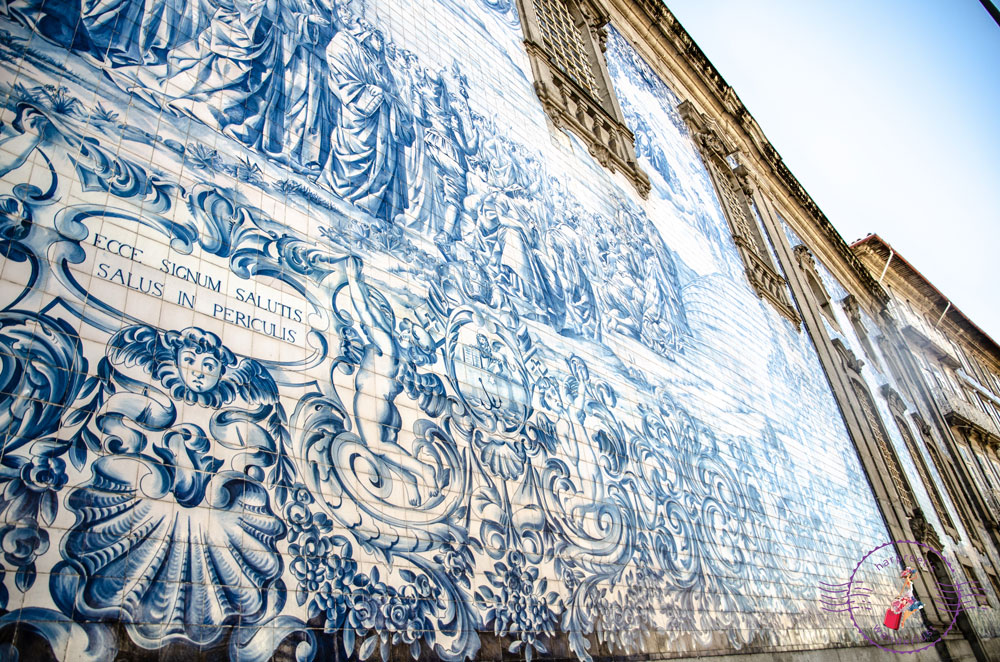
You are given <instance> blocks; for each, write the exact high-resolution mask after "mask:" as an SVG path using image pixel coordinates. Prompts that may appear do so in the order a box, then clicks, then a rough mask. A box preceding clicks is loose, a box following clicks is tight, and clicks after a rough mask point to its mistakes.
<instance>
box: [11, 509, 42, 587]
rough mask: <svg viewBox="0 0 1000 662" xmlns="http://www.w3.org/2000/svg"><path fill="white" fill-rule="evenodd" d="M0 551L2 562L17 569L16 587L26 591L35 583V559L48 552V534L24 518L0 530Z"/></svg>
mask: <svg viewBox="0 0 1000 662" xmlns="http://www.w3.org/2000/svg"><path fill="white" fill-rule="evenodd" d="M0 549H2V550H3V559H4V562H5V563H7V564H9V565H10V566H12V567H15V568H17V574H16V575H15V577H14V581H15V583H16V584H17V587H18V588H19V589H21V590H22V591H27V590H28V589H29V588H31V585H32V584H34V582H35V559H37V558H38V557H39V556H41V555H42V554H44V553H45V552H47V551H48V550H49V533H48V531H46V530H45V529H43V528H42V527H41V526H39V525H38V520H36V519H35V518H34V517H26V518H23V519H20V520H18V521H17V522H15V523H13V524H7V525H5V526H4V527H2V528H0Z"/></svg>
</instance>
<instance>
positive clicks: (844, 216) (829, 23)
mask: <svg viewBox="0 0 1000 662" xmlns="http://www.w3.org/2000/svg"><path fill="white" fill-rule="evenodd" d="M666 3H667V6H668V7H669V8H670V9H671V10H672V11H673V12H674V15H675V16H677V18H678V19H679V20H680V22H681V23H682V24H683V25H684V27H685V28H686V29H687V30H688V32H689V33H690V34H691V36H692V37H693V38H694V40H695V41H696V42H697V43H698V45H699V46H701V48H702V50H703V51H704V52H705V54H706V55H707V56H708V58H709V59H710V60H711V61H712V63H713V64H714V65H715V66H716V68H717V69H718V70H719V71H720V72H721V73H722V75H723V77H724V78H725V79H726V81H727V82H728V83H729V84H730V85H732V86H733V88H734V89H735V90H736V93H737V94H738V95H739V96H740V98H741V99H742V100H743V102H744V104H745V105H746V106H747V108H748V109H749V110H750V112H751V113H752V114H753V116H754V117H755V118H756V119H757V121H758V122H759V123H760V125H761V127H762V128H763V130H764V133H765V134H766V135H767V137H768V138H769V139H770V141H771V143H772V144H773V145H774V146H775V147H776V148H777V149H778V151H779V152H780V153H781V155H782V157H784V159H785V163H786V164H787V165H788V167H789V168H791V170H792V172H793V173H794V174H795V175H796V176H797V177H798V179H799V181H800V182H802V184H803V185H804V186H805V187H806V190H808V191H809V193H810V195H812V197H813V199H814V200H815V201H816V202H817V203H818V204H819V206H820V208H821V209H822V210H823V211H824V212H825V213H826V215H827V217H828V218H829V219H830V220H831V221H832V222H833V224H834V225H835V226H836V227H837V229H838V230H839V231H840V233H841V235H843V237H844V239H845V240H847V241H848V242H852V241H854V240H855V239H859V238H861V237H864V236H865V235H867V234H868V233H870V232H875V233H878V234H879V235H880V236H881V237H882V238H883V239H885V240H886V241H887V242H889V243H890V244H892V246H893V247H894V248H895V249H896V250H898V251H899V252H900V253H901V254H902V255H903V256H904V257H906V259H907V260H909V261H910V263H911V264H913V265H914V266H915V267H916V268H917V269H919V270H920V271H921V273H923V274H924V276H925V277H926V278H927V279H928V280H930V281H931V282H932V283H933V284H934V285H935V286H936V287H937V288H938V289H939V290H940V291H941V292H943V293H944V294H945V296H947V297H948V298H950V299H951V300H952V302H953V305H956V306H958V307H959V308H960V309H961V310H962V312H964V313H965V314H966V315H968V316H969V318H970V319H972V321H973V322H975V323H976V324H977V325H978V326H979V327H980V328H982V329H983V330H984V331H986V332H987V333H988V334H990V336H992V338H993V339H994V340H995V341H997V342H1000V294H998V287H1000V275H998V266H997V265H998V263H1000V26H997V24H996V23H995V22H994V21H993V19H992V18H991V17H990V15H989V14H988V13H987V11H986V10H985V9H984V8H983V6H982V5H981V4H980V2H979V0H938V1H937V2H928V1H919V0H917V1H914V0H908V1H906V2H903V1H901V0H839V1H836V2H835V1H833V0H784V1H780V0H755V1H754V2H746V1H745V0H666Z"/></svg>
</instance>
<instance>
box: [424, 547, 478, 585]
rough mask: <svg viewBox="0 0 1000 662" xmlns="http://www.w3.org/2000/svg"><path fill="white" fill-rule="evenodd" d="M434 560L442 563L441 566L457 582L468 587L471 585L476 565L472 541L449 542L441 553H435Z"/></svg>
mask: <svg viewBox="0 0 1000 662" xmlns="http://www.w3.org/2000/svg"><path fill="white" fill-rule="evenodd" d="M434 561H435V562H436V563H439V564H440V565H441V568H442V569H443V570H444V571H445V573H446V574H447V575H448V576H449V577H451V579H453V580H454V581H455V583H457V584H461V585H462V586H465V587H466V588H470V587H471V585H472V582H471V577H472V568H473V567H474V566H475V560H474V557H473V554H472V548H471V543H467V544H465V545H452V544H449V545H447V546H446V547H444V548H443V549H442V550H441V552H440V553H438V554H435V555H434Z"/></svg>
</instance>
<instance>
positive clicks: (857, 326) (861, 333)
mask: <svg viewBox="0 0 1000 662" xmlns="http://www.w3.org/2000/svg"><path fill="white" fill-rule="evenodd" d="M840 307H841V308H842V309H843V311H844V314H845V315H847V319H848V321H849V322H850V323H851V327H852V328H853V329H854V335H855V336H857V338H858V342H860V343H861V349H862V350H863V351H864V353H865V356H866V357H867V358H868V360H869V361H871V362H872V365H874V366H876V367H878V368H881V367H882V362H881V361H880V360H879V357H878V353H877V352H876V351H875V346H874V345H872V340H871V338H870V337H869V336H868V331H867V329H866V328H865V323H864V320H863V319H862V318H861V306H859V305H858V299H857V297H855V296H854V295H853V294H848V295H847V296H846V297H844V298H843V299H841V300H840ZM896 379H897V380H899V377H897V378H896Z"/></svg>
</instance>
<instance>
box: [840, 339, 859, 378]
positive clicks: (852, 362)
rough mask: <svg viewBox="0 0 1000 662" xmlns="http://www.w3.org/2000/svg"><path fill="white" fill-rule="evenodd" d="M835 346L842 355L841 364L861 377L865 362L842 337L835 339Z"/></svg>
mask: <svg viewBox="0 0 1000 662" xmlns="http://www.w3.org/2000/svg"><path fill="white" fill-rule="evenodd" d="M833 347H834V349H836V350H837V354H838V355H839V356H840V361H841V364H842V365H843V366H844V367H845V368H846V369H847V370H849V371H850V372H852V373H854V374H855V375H857V376H858V377H859V378H860V377H861V368H863V367H864V365H865V362H864V361H862V360H861V359H859V358H858V357H857V356H855V355H854V352H852V351H851V349H850V348H849V347H848V346H847V345H845V344H844V343H843V342H842V341H841V340H840V338H834V339H833Z"/></svg>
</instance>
